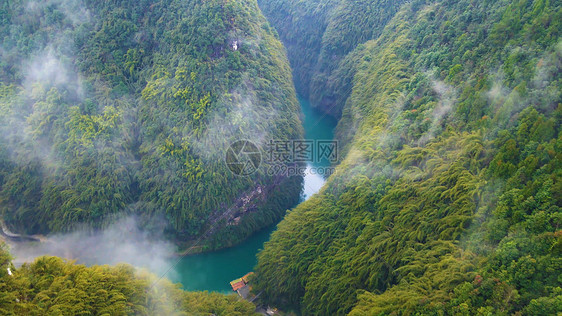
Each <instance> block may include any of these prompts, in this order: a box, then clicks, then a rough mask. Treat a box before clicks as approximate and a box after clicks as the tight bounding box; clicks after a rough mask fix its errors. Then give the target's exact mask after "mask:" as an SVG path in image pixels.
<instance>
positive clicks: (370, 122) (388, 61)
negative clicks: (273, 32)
mask: <svg viewBox="0 0 562 316" xmlns="http://www.w3.org/2000/svg"><path fill="white" fill-rule="evenodd" d="M334 2H336V1H331V2H330V1H312V0H311V1H282V0H261V1H260V5H261V6H262V8H263V10H264V13H266V15H268V16H269V17H270V20H271V23H272V25H273V26H274V27H276V28H277V29H278V32H279V34H280V37H281V38H282V39H284V40H285V41H288V44H287V47H288V51H289V54H290V58H291V62H292V64H293V66H294V67H295V69H294V72H295V76H296V78H298V79H299V80H301V81H303V82H305V83H307V82H308V83H310V82H312V81H314V80H312V79H311V77H310V76H308V77H306V76H302V77H298V74H299V71H301V70H304V71H311V70H312V69H314V67H316V66H314V65H313V63H311V61H315V58H316V57H311V56H310V54H315V55H316V56H319V55H322V51H323V50H326V49H328V48H326V47H323V45H325V43H326V41H328V42H331V43H334V41H335V42H338V40H330V38H331V36H328V35H327V32H328V29H329V25H330V23H331V21H333V20H332V19H336V18H337V17H345V18H346V19H349V20H348V22H346V24H339V25H338V27H339V28H341V29H345V31H338V32H337V34H339V35H342V36H345V39H347V40H349V41H350V42H349V43H347V42H345V40H342V42H345V45H342V46H341V48H342V51H341V52H338V53H336V54H335V56H338V58H334V60H335V61H336V62H338V60H341V61H339V64H338V65H332V66H331V67H340V68H341V69H339V70H335V71H336V73H337V72H339V73H342V74H344V73H345V74H348V75H349V77H347V78H349V80H351V81H350V84H349V86H350V88H349V95H348V96H346V95H345V94H342V95H341V97H345V100H344V102H343V104H345V106H343V107H342V112H341V120H340V122H339V125H338V128H337V137H338V139H339V140H340V143H342V144H345V145H346V147H345V160H344V161H343V162H342V164H341V165H340V166H338V169H337V172H336V173H335V174H334V175H333V176H332V177H331V178H330V179H329V181H328V183H327V185H326V186H325V188H324V189H323V191H322V192H321V194H319V195H317V196H315V197H313V198H312V199H310V200H308V201H307V202H304V203H303V204H301V205H299V206H298V207H297V208H295V209H294V210H292V211H290V212H289V213H288V214H287V215H286V217H285V219H284V220H283V221H282V222H281V223H280V224H279V226H278V230H277V231H276V232H274V233H273V235H272V237H271V240H270V241H269V242H267V243H266V245H265V248H264V250H263V251H262V252H261V253H260V254H259V263H258V266H257V268H256V273H257V277H256V282H257V290H258V291H262V290H263V294H262V298H264V299H265V300H266V301H268V302H270V303H271V304H275V305H277V306H284V307H286V308H289V309H294V310H296V311H298V312H300V313H301V314H303V315H343V314H349V315H556V314H558V315H559V314H560V313H561V312H562V230H561V229H562V228H561V227H562V212H561V208H562V130H561V120H562V37H561V35H562V34H561V33H562V2H561V1H556V0H534V1H519V0H515V1H512V0H500V1H491V0H483V1H480V0H479V1H476V0H460V1H445V0H443V1H429V0H414V1H408V3H404V4H401V3H400V2H395V3H392V4H390V3H389V4H388V5H387V6H381V4H382V1H374V0H373V1H341V2H337V4H334ZM369 4H373V5H374V6H378V7H379V8H381V9H380V10H378V11H377V12H380V14H381V16H378V17H376V18H374V17H373V19H374V20H373V21H377V22H373V23H381V22H382V23H383V24H384V25H382V24H377V26H376V27H375V28H370V29H369V30H364V29H362V30H361V31H359V33H356V30H355V26H359V25H362V23H364V21H365V20H364V19H363V16H364V14H368V15H369V16H371V17H372V13H366V12H370V11H368V10H367V9H364V10H359V11H354V10H357V6H360V5H366V6H367V7H368V5H369ZM338 5H339V6H338ZM341 6H343V7H341ZM398 6H399V8H398ZM281 8H282V9H281ZM383 8H384V9H383ZM334 10H335V11H334ZM336 11H337V12H336ZM290 14H294V15H293V17H292V19H291V18H290V17H289V15H290ZM316 14H317V15H316ZM307 15H315V17H316V18H317V19H318V20H317V21H310V20H306V19H305V17H306V16H307ZM385 21H386V22H385ZM308 22H310V23H311V24H314V25H315V26H316V27H317V28H314V27H311V28H307V25H306V23H308ZM293 30H303V32H302V33H300V34H297V33H292V32H293ZM304 30H307V32H304ZM364 32H367V33H368V35H366V34H365V33H364ZM348 33H352V34H356V35H355V36H348V35H345V34H348ZM287 34H288V35H287ZM334 36H335V35H334ZM320 37H321V38H320ZM368 39H370V40H368ZM351 42H353V43H354V44H353V45H356V47H354V48H353V47H352V46H353V45H352V44H351ZM307 43H312V44H313V45H315V46H313V48H314V47H315V48H314V49H313V50H301V51H300V52H299V51H298V50H297V49H295V48H294V47H293V48H292V46H295V47H299V46H302V45H308V44H307ZM291 49H293V51H292V53H291ZM350 49H351V52H350V53H349V54H347V55H346V56H345V57H343V59H340V58H339V57H341V56H343V55H344V54H345V52H346V51H350ZM319 62H320V61H319ZM300 67H304V68H302V69H301V68H300ZM320 68H322V67H320ZM330 69H332V70H333V69H335V68H330ZM315 71H320V72H321V70H318V69H316V70H315ZM328 73H329V72H328ZM345 78H346V77H345V76H340V79H341V80H343V79H345ZM322 80H325V79H322ZM327 84H331V83H327ZM337 84H338V85H340V86H339V87H338V89H339V88H341V87H342V85H343V87H344V89H343V90H334V91H345V89H346V88H345V86H346V85H347V84H348V83H346V82H343V81H342V82H340V83H337ZM312 86H313V85H310V86H309V87H312ZM308 92H309V93H310V94H311V95H312V94H313V93H314V92H313V91H308ZM338 102H340V101H338ZM316 105H317V106H319V107H322V102H321V100H318V99H317V100H316Z"/></svg>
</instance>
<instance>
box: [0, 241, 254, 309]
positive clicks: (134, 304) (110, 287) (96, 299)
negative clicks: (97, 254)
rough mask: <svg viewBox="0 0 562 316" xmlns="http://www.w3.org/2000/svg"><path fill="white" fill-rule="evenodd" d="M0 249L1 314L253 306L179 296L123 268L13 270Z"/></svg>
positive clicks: (39, 262) (59, 264) (46, 263)
mask: <svg viewBox="0 0 562 316" xmlns="http://www.w3.org/2000/svg"><path fill="white" fill-rule="evenodd" d="M1 246H2V249H1V250H0V265H1V270H0V311H1V312H2V314H3V315H210V314H212V315H225V316H226V315H228V316H230V315H240V316H242V315H254V310H255V306H254V305H252V304H251V303H249V302H247V301H243V300H241V299H240V298H239V297H238V296H235V295H234V294H232V295H228V296H227V295H222V294H218V293H207V292H185V291H183V290H181V289H180V288H179V286H178V285H177V284H172V283H171V282H170V281H168V280H166V279H164V280H158V278H157V276H155V275H153V274H151V273H148V272H146V271H144V270H141V271H138V270H135V269H134V268H133V267H131V266H128V265H118V266H114V267H111V266H91V267H86V266H84V265H77V264H74V263H72V262H67V261H64V260H62V259H60V258H56V257H41V258H38V259H36V260H35V261H34V262H33V263H26V264H24V265H23V266H21V267H20V268H18V269H15V268H14V266H13V265H12V264H11V258H10V255H9V253H8V251H7V250H6V246H5V244H4V243H2V244H1ZM8 268H9V269H10V271H11V274H9V273H8V272H7V271H8V270H7V269H8Z"/></svg>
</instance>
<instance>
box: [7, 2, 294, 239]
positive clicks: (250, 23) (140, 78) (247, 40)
mask: <svg viewBox="0 0 562 316" xmlns="http://www.w3.org/2000/svg"><path fill="white" fill-rule="evenodd" d="M0 36H1V38H2V46H1V48H0V54H1V56H2V58H1V61H0V80H1V82H0V213H1V216H2V218H3V219H4V220H5V222H6V223H7V224H8V226H9V227H10V228H11V229H12V230H14V231H18V232H24V233H28V234H32V233H43V234H44V233H50V232H64V231H71V230H73V229H75V228H76V227H78V226H82V225H86V226H88V227H92V228H94V229H98V228H102V227H104V226H105V225H108V223H111V222H112V221H113V220H114V218H116V217H119V216H121V215H123V214H134V215H136V216H138V217H140V218H142V219H143V223H144V225H146V226H147V227H149V226H150V223H151V222H153V221H154V220H155V219H159V220H160V219H162V218H163V219H165V221H166V222H167V223H168V224H169V225H168V228H167V231H166V233H167V236H168V237H170V238H173V239H176V240H178V241H188V242H189V241H190V240H193V239H194V238H196V237H197V236H200V235H201V234H202V233H203V232H206V231H208V230H209V225H210V224H213V225H216V226H217V227H218V228H213V230H212V231H211V232H213V233H214V235H213V237H212V240H209V241H208V243H207V246H208V247H211V248H219V247H224V246H229V245H232V244H234V243H236V242H238V241H240V240H242V239H243V238H245V237H247V236H248V235H249V234H250V233H252V232H254V231H256V230H258V229H260V228H262V227H265V226H267V225H270V224H272V223H274V222H276V221H277V220H279V219H280V218H281V216H282V215H283V214H284V212H285V210H286V209H287V208H289V207H292V206H293V205H295V204H296V203H297V202H298V200H299V195H300V190H301V182H302V179H300V178H298V177H294V178H282V177H271V176H268V175H266V173H265V171H264V170H262V169H260V170H258V172H257V173H256V174H254V175H252V176H251V177H239V176H236V175H234V174H232V173H231V172H230V171H229V170H228V169H227V166H226V164H225V163H224V154H225V152H226V150H227V149H228V146H229V144H231V143H232V142H234V141H237V140H240V139H251V140H252V141H254V142H256V143H258V144H259V143H260V142H265V141H266V140H269V139H280V140H283V139H293V138H299V137H300V135H301V134H302V127H301V125H300V120H299V116H298V115H299V108H298V103H297V100H296V96H295V92H294V88H293V85H292V82H291V73H290V67H289V64H288V61H287V59H286V56H285V52H284V48H283V47H282V45H281V43H280V42H279V41H278V40H277V39H276V37H275V32H274V31H273V30H272V29H271V27H269V24H268V23H267V21H266V20H265V18H264V17H263V16H262V15H261V12H260V10H259V8H258V6H257V3H256V2H255V1H253V0H236V1H230V0H209V1H195V0H190V1H179V0H164V1H148V0H143V1H126V0H123V1H93V0H83V1H82V0H69V1H45V2H34V1H3V2H2V3H1V4H0ZM255 192H258V193H259V194H255ZM247 196H253V197H254V198H253V199H252V201H251V203H249V204H247V205H246V204H244V205H243V206H241V207H237V206H236V205H238V204H240V203H238V201H239V200H240V199H243V198H245V197H247ZM234 218H241V220H239V221H236V222H234V221H233V219H234ZM233 223H234V224H236V225H231V224H233Z"/></svg>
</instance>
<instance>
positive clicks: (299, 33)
mask: <svg viewBox="0 0 562 316" xmlns="http://www.w3.org/2000/svg"><path fill="white" fill-rule="evenodd" d="M404 2H405V1H403V0H398V1H388V0H377V1H373V0H360V1H356V0H355V1H350V0H311V1H295V0H259V1H258V3H259V5H260V8H261V9H262V11H263V12H264V14H265V15H266V17H267V18H268V20H269V22H270V23H271V24H272V26H274V27H275V28H276V29H277V31H278V33H279V36H280V38H281V40H282V41H283V43H284V44H285V46H286V47H287V51H288V54H289V60H290V61H291V66H292V68H293V74H294V76H295V86H296V88H297V91H298V92H299V93H300V94H302V95H304V96H307V97H308V98H309V99H310V101H311V103H312V105H313V106H315V107H318V108H320V109H322V110H323V111H324V112H325V113H328V114H330V115H332V116H334V117H340V116H341V111H342V108H343V105H344V104H345V100H346V98H347V97H349V94H350V92H351V84H352V82H351V80H352V79H353V75H354V73H355V69H354V64H355V63H356V60H355V58H356V54H354V53H353V51H354V50H355V49H356V48H357V45H358V44H361V43H364V42H366V41H368V40H370V39H374V38H377V37H378V36H379V35H380V34H381V32H382V30H383V28H384V26H385V24H386V23H387V22H388V21H389V20H390V19H391V18H392V16H393V15H394V14H395V13H396V11H397V10H398V8H400V5H401V4H402V3H404Z"/></svg>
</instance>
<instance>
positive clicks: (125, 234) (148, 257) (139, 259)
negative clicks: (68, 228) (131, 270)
mask: <svg viewBox="0 0 562 316" xmlns="http://www.w3.org/2000/svg"><path fill="white" fill-rule="evenodd" d="M163 226H164V225H162V228H163ZM155 231H157V230H151V232H147V231H146V230H144V229H142V228H141V227H140V225H139V222H138V220H137V219H136V218H135V217H134V216H129V217H123V218H121V219H120V220H117V221H115V222H114V223H113V224H111V225H110V226H108V227H107V228H105V229H103V230H101V231H96V232H92V231H90V230H86V229H85V230H78V231H75V232H72V233H68V234H59V235H53V236H49V237H48V239H46V240H44V241H42V242H40V243H39V242H35V243H27V242H25V243H14V244H12V245H11V249H10V251H11V252H12V254H13V256H14V257H15V263H16V264H21V263H23V262H30V261H33V260H34V259H35V258H37V257H40V256H45V255H51V256H58V257H63V258H66V259H70V260H76V262H78V263H82V264H86V265H94V264H117V263H128V264H131V265H133V266H135V267H140V268H146V269H149V270H150V271H152V272H153V273H157V274H160V275H161V274H164V273H167V276H168V277H170V276H173V273H174V272H173V271H168V270H169V269H170V267H172V264H173V260H172V257H173V256H174V251H175V245H174V244H172V243H171V242H169V241H165V239H164V237H163V236H162V234H159V233H156V232H155ZM160 231H162V230H160ZM170 273H172V274H171V275H170Z"/></svg>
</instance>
